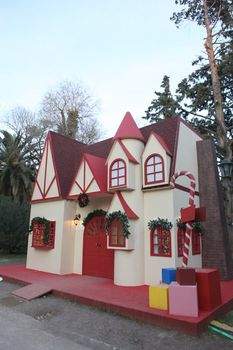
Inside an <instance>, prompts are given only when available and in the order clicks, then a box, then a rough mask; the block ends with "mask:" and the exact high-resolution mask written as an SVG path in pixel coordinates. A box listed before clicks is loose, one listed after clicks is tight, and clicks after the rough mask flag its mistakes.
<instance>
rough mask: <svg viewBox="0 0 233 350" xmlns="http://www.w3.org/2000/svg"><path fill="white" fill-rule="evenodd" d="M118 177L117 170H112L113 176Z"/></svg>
mask: <svg viewBox="0 0 233 350" xmlns="http://www.w3.org/2000/svg"><path fill="white" fill-rule="evenodd" d="M115 177H117V170H114V171H112V178H115Z"/></svg>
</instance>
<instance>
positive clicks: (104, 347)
mask: <svg viewBox="0 0 233 350" xmlns="http://www.w3.org/2000/svg"><path fill="white" fill-rule="evenodd" d="M0 263H1V261H0ZM18 287H19V286H18V285H16V284H12V283H8V282H6V281H2V282H0V350H21V349H24V350H30V349H35V350H37V349H38V350H39V349H46V350H47V349H48V350H50V349H51V350H53V349H54V350H55V349H56V350H73V349H76V350H79V349H80V350H84V349H89V350H90V349H93V350H94V349H95V350H99V349H100V350H113V349H115V350H119V349H121V350H141V349H145V350H147V349H148V350H152V349H160V350H166V349H169V350H173V349H179V350H180V349H185V350H186V349H187V350H189V349H190V350H194V349H195V350H199V349H200V350H203V349H211V350H215V349H216V350H217V349H218V350H219V348H221V347H222V348H223V349H224V350H228V349H229V350H230V349H232V348H233V342H232V341H230V340H228V339H226V338H224V337H222V336H220V335H217V334H215V333H211V332H208V333H205V334H203V335H202V336H200V337H190V336H186V335H183V334H179V333H177V332H175V331H169V330H165V329H161V328H159V327H155V326H151V325H145V324H143V323H139V322H135V321H132V320H129V319H126V318H123V317H120V316H117V315H113V314H110V313H106V312H103V311H100V310H97V309H93V308H89V307H88V306H84V305H80V304H78V303H73V302H71V301H68V300H64V299H62V298H57V297H54V296H52V295H50V296H47V297H42V298H39V299H36V300H33V301H30V302H28V301H24V300H22V299H20V298H17V297H14V296H13V295H11V292H12V291H14V290H15V289H17V288H18Z"/></svg>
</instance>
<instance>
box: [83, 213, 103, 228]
mask: <svg viewBox="0 0 233 350" xmlns="http://www.w3.org/2000/svg"><path fill="white" fill-rule="evenodd" d="M106 214H107V212H106V211H105V210H103V209H96V210H93V211H92V212H90V213H89V214H88V215H87V216H86V217H85V218H84V219H83V226H86V225H87V223H88V222H89V221H90V220H91V219H92V218H93V217H94V216H105V215H106Z"/></svg>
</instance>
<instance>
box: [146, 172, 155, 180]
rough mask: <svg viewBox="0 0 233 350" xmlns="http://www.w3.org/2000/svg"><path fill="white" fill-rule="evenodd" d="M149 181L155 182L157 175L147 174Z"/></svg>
mask: <svg viewBox="0 0 233 350" xmlns="http://www.w3.org/2000/svg"><path fill="white" fill-rule="evenodd" d="M146 178H147V182H154V181H155V176H154V174H150V175H147V177H146Z"/></svg>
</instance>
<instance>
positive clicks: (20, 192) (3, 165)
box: [0, 130, 34, 202]
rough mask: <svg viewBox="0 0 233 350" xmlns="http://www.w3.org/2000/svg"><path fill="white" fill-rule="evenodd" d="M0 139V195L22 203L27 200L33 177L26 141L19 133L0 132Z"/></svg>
mask: <svg viewBox="0 0 233 350" xmlns="http://www.w3.org/2000/svg"><path fill="white" fill-rule="evenodd" d="M1 133H2V135H3V137H0V194H3V195H5V196H9V197H12V198H13V199H14V200H16V201H19V202H23V201H27V200H29V197H30V194H31V189H32V184H33V181H34V177H33V174H32V170H31V169H30V167H29V164H30V157H31V154H30V150H29V149H28V146H27V140H26V139H24V138H23V137H22V135H21V134H20V133H18V134H17V135H11V134H10V133H9V132H8V131H5V130H3V131H1Z"/></svg>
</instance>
